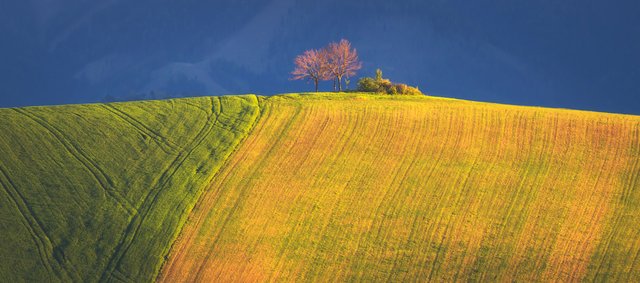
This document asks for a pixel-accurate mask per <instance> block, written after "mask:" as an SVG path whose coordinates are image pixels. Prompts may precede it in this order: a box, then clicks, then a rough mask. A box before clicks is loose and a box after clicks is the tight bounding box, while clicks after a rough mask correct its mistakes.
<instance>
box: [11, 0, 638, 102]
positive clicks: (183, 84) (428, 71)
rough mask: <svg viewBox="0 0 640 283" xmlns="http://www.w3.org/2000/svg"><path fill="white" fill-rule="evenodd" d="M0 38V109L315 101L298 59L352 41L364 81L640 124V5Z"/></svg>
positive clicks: (55, 9) (295, 14) (512, 4)
mask: <svg viewBox="0 0 640 283" xmlns="http://www.w3.org/2000/svg"><path fill="white" fill-rule="evenodd" d="M345 2H346V3H345ZM0 36H1V38H2V40H1V41H0V107H12V106H25V105H48V104H66V103H87V102H100V101H113V100H130V99H141V98H163V97H179V96H193V95H220V94H238V93H258V94H274V93H283V92H296V91H309V90H311V89H312V86H311V85H309V84H305V83H303V82H292V81H289V80H288V78H289V72H290V71H291V69H292V61H293V58H294V57H295V55H296V54H298V53H301V52H302V51H304V50H305V49H309V48H318V47H322V46H324V45H325V44H326V43H328V42H329V41H334V40H339V39H341V38H347V39H349V40H350V41H351V42H352V43H353V45H354V46H355V47H356V48H357V49H358V52H359V53H360V58H361V59H362V61H363V66H364V68H363V69H362V71H361V72H360V73H359V74H358V76H365V75H366V76H371V75H373V73H374V70H375V69H376V68H378V67H379V68H381V69H382V70H383V71H384V74H385V77H388V78H390V79H391V80H393V81H397V82H405V83H408V84H410V85H417V86H419V87H420V89H421V90H425V91H427V92H429V93H431V94H433V95H438V96H448V97H456V98H463V99H472V100H479V101H494V102H501V103H510V104H523V105H540V106H550V107H563V108H574V109H587V110H596V111H606V112H619V113H631V114H640V1H605V0H602V1H589V0H582V1H573V0H563V1H551V0H548V1H544V0H540V1H529V0H527V1H513V0H509V1H507V0H504V1H498V0H496V1H444V0H435V1H428V0H424V1H421V0H416V1H386V0H384V1H382V0H381V1H365V0H358V1H345V0H330V1H302V0H298V1H296V0H273V1H249V0H236V1H211V0H181V1H169V0H137V1H127V0H101V1H89V0H21V1H18V0H0ZM321 88H323V89H325V90H329V89H330V88H331V84H330V83H324V84H323V85H321Z"/></svg>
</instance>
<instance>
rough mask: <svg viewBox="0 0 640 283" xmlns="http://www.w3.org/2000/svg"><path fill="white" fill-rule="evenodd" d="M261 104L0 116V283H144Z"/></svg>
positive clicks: (99, 107)
mask: <svg viewBox="0 0 640 283" xmlns="http://www.w3.org/2000/svg"><path fill="white" fill-rule="evenodd" d="M257 103H258V101H257V99H256V97H255V96H242V97H241V96H235V97H221V98H193V99H177V100H168V101H156V102H132V103H115V104H96V105H80V106H59V107H31V108H22V109H2V110H0V133H2V134H1V135H0V152H1V153H2V154H1V155H0V184H1V187H2V191H1V192H0V231H2V241H0V258H1V262H2V264H0V278H2V280H1V281H4V282H19V281H32V282H41V281H76V282H83V281H84V282H93V281H129V282H140V281H150V280H151V279H152V278H154V277H155V275H156V274H157V272H158V270H159V268H160V266H161V264H162V262H163V261H164V258H165V256H166V255H167V253H168V251H169V248H170V246H171V243H172V242H173V241H174V239H175V237H176V236H177V232H178V231H179V230H180V227H182V225H183V224H184V221H185V219H186V216H187V214H188V212H189V211H190V210H191V208H192V207H193V205H194V203H195V201H196V200H197V199H198V197H199V196H200V194H201V193H202V190H203V188H205V185H206V184H208V183H209V182H210V181H211V179H212V178H213V176H214V175H215V174H216V172H217V171H218V170H219V168H220V166H221V165H222V164H223V162H224V160H225V159H226V158H227V157H228V156H229V155H230V154H231V153H232V152H233V150H234V149H235V148H236V146H237V145H238V144H239V142H240V141H241V140H242V139H243V138H244V137H245V136H246V134H247V133H248V131H249V130H250V129H251V127H253V125H254V122H255V120H256V118H257V115H258V104H257Z"/></svg>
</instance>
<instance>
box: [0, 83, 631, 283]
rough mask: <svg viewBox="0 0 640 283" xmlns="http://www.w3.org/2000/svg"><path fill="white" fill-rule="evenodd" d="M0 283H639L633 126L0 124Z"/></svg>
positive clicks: (224, 105) (402, 112)
mask: <svg viewBox="0 0 640 283" xmlns="http://www.w3.org/2000/svg"><path fill="white" fill-rule="evenodd" d="M0 118H1V119H0V131H1V133H2V135H1V136H0V152H1V153H2V155H1V156H0V183H1V184H2V187H3V189H4V190H3V197H2V198H0V215H1V218H0V219H1V220H0V225H1V227H0V229H2V231H3V234H2V235H3V240H4V241H2V242H0V258H2V265H1V266H0V277H1V278H3V279H4V278H7V279H8V281H25V280H26V281H125V282H140V281H142V282H145V281H154V280H158V281H163V282H181V281H201V282H238V281H241V282H242V281H244V282H247V281H248V282H256V281H258V282H261V281H366V282H369V281H375V282H378V281H414V280H415V281H593V280H596V281H640V259H639V255H640V229H638V224H639V223H640V181H639V180H640V117H638V116H631V115H617V114H606V113H595V112H586V111H573V110H563V109H549V108H537V107H520V106H509V105H500V104H490V103H479V102H471V101H463V100H455V99H444V98H436V97H422V96H420V97H392V96H383V95H371V94H290V95H280V96H274V97H257V96H227V97H221V98H192V99H178V100H169V101H154V102H132V103H119V104H107V105H102V104H100V105H81V106H63V107H33V108H22V109H2V110H0Z"/></svg>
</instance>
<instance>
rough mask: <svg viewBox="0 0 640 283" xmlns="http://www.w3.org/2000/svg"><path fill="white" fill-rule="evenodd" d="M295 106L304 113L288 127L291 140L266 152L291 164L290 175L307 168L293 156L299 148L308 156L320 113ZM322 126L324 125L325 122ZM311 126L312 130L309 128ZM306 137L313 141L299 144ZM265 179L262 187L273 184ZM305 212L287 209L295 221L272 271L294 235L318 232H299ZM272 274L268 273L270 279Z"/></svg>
mask: <svg viewBox="0 0 640 283" xmlns="http://www.w3.org/2000/svg"><path fill="white" fill-rule="evenodd" d="M297 107H298V108H300V111H301V113H304V114H302V115H301V117H299V118H298V121H300V122H299V123H295V124H293V125H292V126H295V125H299V126H298V127H291V128H289V131H288V133H291V134H292V135H293V136H292V137H291V138H292V139H293V141H292V142H290V143H289V145H288V146H286V147H285V144H280V145H279V147H278V149H276V151H274V152H273V153H271V154H268V155H269V156H278V157H280V158H282V159H281V160H280V161H278V162H277V163H276V164H279V165H286V166H291V167H292V168H291V169H289V170H290V172H292V175H296V176H297V175H298V174H299V173H300V171H301V170H303V169H304V170H308V169H309V168H307V166H303V162H304V159H302V158H300V159H302V160H295V159H294V158H295V157H300V156H301V155H302V153H301V152H299V151H300V150H302V151H306V154H305V157H308V155H309V154H311V152H310V151H311V149H312V148H313V145H314V144H315V142H316V141H317V139H318V134H319V133H315V132H314V130H316V129H315V128H316V127H315V126H316V125H315V123H314V122H315V120H314V118H315V117H318V116H319V115H320V114H322V112H321V113H318V109H317V108H316V107H303V106H301V105H298V106H297ZM325 119H326V117H325ZM325 121H326V120H325ZM324 126H326V124H325V125H324ZM312 128H313V129H314V130H311V129H312ZM309 133H311V134H309ZM308 137H311V140H312V141H313V142H311V144H307V143H305V146H301V143H303V142H306V138H308ZM291 164H297V165H291ZM260 168H263V169H264V168H265V166H264V165H263V164H261V165H260ZM305 173H306V174H307V175H308V174H309V172H307V171H305ZM267 180H268V181H269V182H266V183H265V184H264V185H263V187H265V188H269V187H271V186H272V185H273V184H272V182H273V181H274V180H273V179H272V178H268V179H267ZM310 188H313V186H310ZM283 194H285V195H286V192H283ZM301 196H302V192H301V191H298V192H296V193H295V196H294V197H293V199H294V201H293V202H294V203H295V202H297V201H298V200H299V198H300V197H301ZM317 201H321V200H320V199H318V200H317ZM294 208H295V207H294ZM305 212H307V210H304V209H303V210H302V212H298V211H295V212H294V211H293V210H289V213H288V214H289V215H288V217H287V222H290V221H291V219H294V218H295V220H294V221H292V223H296V224H294V225H293V227H292V228H291V230H289V233H288V234H287V236H286V237H285V240H284V241H283V243H282V245H280V247H279V248H278V252H277V260H276V264H275V269H274V273H278V272H280V271H281V268H282V265H283V264H284V263H283V261H284V258H285V255H286V252H287V251H288V250H289V246H290V243H291V242H292V241H294V240H296V239H294V236H297V235H300V234H303V235H308V234H313V235H318V233H300V229H305V228H308V227H306V226H303V222H302V221H301V220H302V219H303V218H304V217H305V216H308V215H307V214H306V213H305ZM272 275H273V274H270V275H269V278H270V280H271V276H272Z"/></svg>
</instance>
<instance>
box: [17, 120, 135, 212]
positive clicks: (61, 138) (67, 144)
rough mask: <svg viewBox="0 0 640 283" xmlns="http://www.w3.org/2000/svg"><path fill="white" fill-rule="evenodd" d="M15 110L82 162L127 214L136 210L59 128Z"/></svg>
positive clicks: (107, 177)
mask: <svg viewBox="0 0 640 283" xmlns="http://www.w3.org/2000/svg"><path fill="white" fill-rule="evenodd" d="M14 110H15V111H16V112H18V113H20V114H22V115H24V116H25V117H27V118H29V119H31V120H32V121H34V122H36V123H37V124H39V125H40V126H41V127H42V128H44V129H45V130H47V131H48V132H49V133H51V135H52V136H53V137H55V138H56V140H58V142H60V144H62V146H63V147H64V148H65V149H66V150H67V152H68V153H69V154H71V155H72V156H73V157H75V159H76V160H78V161H79V162H80V164H82V165H83V166H84V167H85V168H86V169H87V171H89V172H90V173H91V175H92V176H93V178H94V179H95V180H96V182H97V183H98V185H100V187H101V188H102V189H103V191H104V192H105V193H107V194H108V195H109V196H110V197H111V198H112V199H113V200H114V201H115V202H116V203H117V204H118V205H119V206H120V207H122V208H123V209H124V210H125V211H126V212H127V213H128V214H129V215H133V214H134V213H135V212H136V208H135V206H134V205H133V204H131V202H129V200H127V199H126V198H125V197H124V196H122V195H121V194H120V193H119V192H118V191H117V189H116V188H115V187H114V186H113V184H112V183H111V179H110V178H109V176H108V175H107V174H106V173H105V172H104V171H103V170H102V169H100V167H99V166H97V165H96V164H95V163H94V162H93V161H92V160H91V159H90V158H89V157H88V156H87V155H86V154H85V153H84V152H83V151H82V150H80V147H79V146H78V145H76V144H74V143H73V142H72V139H70V138H68V137H66V136H65V135H64V134H63V133H62V132H61V131H60V130H58V129H57V128H56V127H54V126H53V125H52V124H51V123H47V122H46V121H45V120H44V119H42V118H40V117H38V116H36V115H35V114H32V113H29V112H27V111H26V110H24V109H14Z"/></svg>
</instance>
